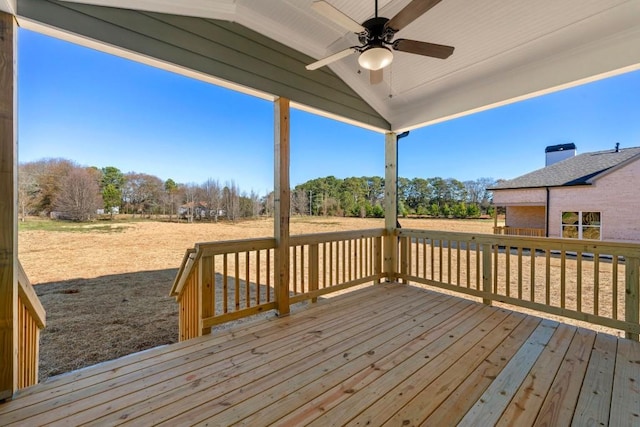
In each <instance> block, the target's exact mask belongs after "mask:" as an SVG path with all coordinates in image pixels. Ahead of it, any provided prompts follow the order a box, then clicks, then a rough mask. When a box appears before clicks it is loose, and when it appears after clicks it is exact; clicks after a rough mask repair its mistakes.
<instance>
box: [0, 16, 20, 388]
mask: <svg viewBox="0 0 640 427" xmlns="http://www.w3.org/2000/svg"><path fill="white" fill-rule="evenodd" d="M16 34H17V31H16V25H15V20H14V18H13V16H12V15H9V14H8V13H3V12H0V400H5V399H9V398H11V397H12V396H13V393H14V392H15V391H16V389H17V387H18V313H17V311H18V222H17V215H18V211H17V206H18V203H17V182H18V177H17V171H18V167H17V165H18V160H17V155H18V154H17V145H16V122H17V121H16V118H15V115H16V112H17V109H16V85H15V82H16V80H15V69H16V55H15V53H16Z"/></svg>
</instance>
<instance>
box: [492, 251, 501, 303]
mask: <svg viewBox="0 0 640 427" xmlns="http://www.w3.org/2000/svg"><path fill="white" fill-rule="evenodd" d="M492 249H493V272H494V273H495V274H493V293H494V294H496V295H497V294H498V256H499V255H500V247H499V246H498V245H493V246H492Z"/></svg>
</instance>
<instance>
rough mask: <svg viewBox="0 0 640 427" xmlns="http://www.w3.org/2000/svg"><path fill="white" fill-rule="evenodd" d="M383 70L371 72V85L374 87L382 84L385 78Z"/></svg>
mask: <svg viewBox="0 0 640 427" xmlns="http://www.w3.org/2000/svg"><path fill="white" fill-rule="evenodd" d="M382 70H383V69H382V68H380V69H379V70H371V71H369V83H370V84H372V85H377V84H380V83H382V80H383V78H384V73H383V71H382Z"/></svg>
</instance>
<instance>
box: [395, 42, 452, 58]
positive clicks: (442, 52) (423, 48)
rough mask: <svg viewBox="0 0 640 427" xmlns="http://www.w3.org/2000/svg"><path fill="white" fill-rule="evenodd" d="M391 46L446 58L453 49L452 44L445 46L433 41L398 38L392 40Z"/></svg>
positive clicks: (402, 50)
mask: <svg viewBox="0 0 640 427" xmlns="http://www.w3.org/2000/svg"><path fill="white" fill-rule="evenodd" d="M393 48H394V49H395V50H399V51H401V52H408V53H415V54H418V55H424V56H431V57H432V58H439V59H447V58H448V57H450V56H451V54H452V53H453V50H454V49H455V48H454V47H453V46H445V45H441V44H435V43H427V42H420V41H417V40H407V39H398V40H396V41H395V42H393Z"/></svg>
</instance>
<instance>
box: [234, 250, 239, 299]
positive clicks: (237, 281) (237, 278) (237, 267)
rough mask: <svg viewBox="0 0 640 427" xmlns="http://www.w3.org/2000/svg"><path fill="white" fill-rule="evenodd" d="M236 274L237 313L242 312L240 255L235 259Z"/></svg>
mask: <svg viewBox="0 0 640 427" xmlns="http://www.w3.org/2000/svg"><path fill="white" fill-rule="evenodd" d="M234 262H235V265H234V270H235V271H234V273H235V295H234V297H235V306H236V311H238V310H240V253H239V252H236V253H235V259H234Z"/></svg>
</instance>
